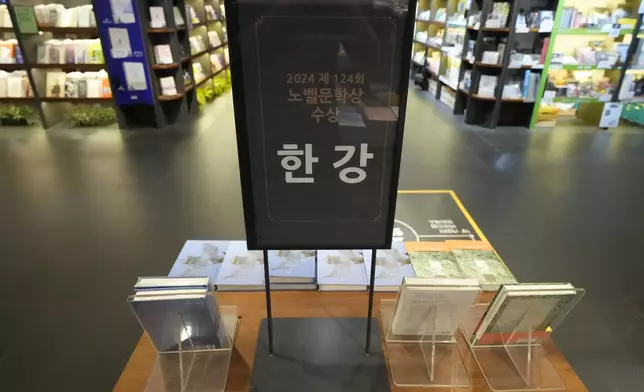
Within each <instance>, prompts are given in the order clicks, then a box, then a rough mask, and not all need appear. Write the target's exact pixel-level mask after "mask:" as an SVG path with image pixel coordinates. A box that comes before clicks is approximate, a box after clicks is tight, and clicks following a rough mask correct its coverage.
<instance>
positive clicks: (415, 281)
mask: <svg viewBox="0 0 644 392" xmlns="http://www.w3.org/2000/svg"><path fill="white" fill-rule="evenodd" d="M480 292H481V288H480V287H479V284H478V281H477V280H476V279H425V278H405V279H404V280H403V285H402V287H401V288H400V292H399V293H398V298H397V300H396V310H395V312H394V317H393V321H392V323H391V332H392V333H394V334H396V335H415V336H418V335H434V336H436V335H441V336H451V335H454V334H455V333H456V330H457V329H458V326H459V325H460V323H461V321H462V320H463V318H464V317H465V315H466V314H467V312H468V310H469V309H470V307H471V306H472V305H473V304H474V303H475V302H476V299H477V298H478V296H479V294H480Z"/></svg>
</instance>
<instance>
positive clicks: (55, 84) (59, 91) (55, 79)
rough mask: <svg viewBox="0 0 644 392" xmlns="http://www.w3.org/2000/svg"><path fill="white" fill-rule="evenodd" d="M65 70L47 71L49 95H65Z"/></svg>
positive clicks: (57, 96) (58, 96) (54, 96)
mask: <svg viewBox="0 0 644 392" xmlns="http://www.w3.org/2000/svg"><path fill="white" fill-rule="evenodd" d="M65 77H66V76H65V72H47V78H46V79H47V82H46V85H47V93H46V96H47V97H52V98H62V97H64V96H65Z"/></svg>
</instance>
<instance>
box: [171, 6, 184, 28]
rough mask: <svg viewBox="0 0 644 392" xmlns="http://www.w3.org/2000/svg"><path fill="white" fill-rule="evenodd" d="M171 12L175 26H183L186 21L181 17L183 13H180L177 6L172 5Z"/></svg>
mask: <svg viewBox="0 0 644 392" xmlns="http://www.w3.org/2000/svg"><path fill="white" fill-rule="evenodd" d="M172 14H173V16H174V23H175V24H176V25H177V26H183V25H185V24H186V21H185V20H184V19H183V15H182V14H181V10H180V9H179V7H172Z"/></svg>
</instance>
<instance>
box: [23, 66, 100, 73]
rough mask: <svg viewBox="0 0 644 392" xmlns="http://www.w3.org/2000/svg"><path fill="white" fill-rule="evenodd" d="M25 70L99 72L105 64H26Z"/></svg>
mask: <svg viewBox="0 0 644 392" xmlns="http://www.w3.org/2000/svg"><path fill="white" fill-rule="evenodd" d="M25 67H26V68H36V69H73V70H76V71H94V72H95V71H100V70H102V69H105V64H27V65H25Z"/></svg>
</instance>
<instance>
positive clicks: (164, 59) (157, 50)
mask: <svg viewBox="0 0 644 392" xmlns="http://www.w3.org/2000/svg"><path fill="white" fill-rule="evenodd" d="M154 55H155V57H156V60H157V64H172V50H170V45H156V46H155V47H154Z"/></svg>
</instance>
